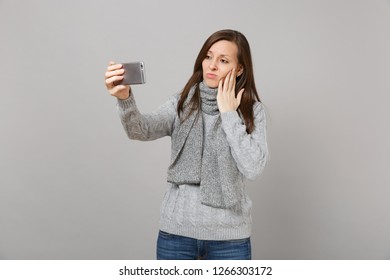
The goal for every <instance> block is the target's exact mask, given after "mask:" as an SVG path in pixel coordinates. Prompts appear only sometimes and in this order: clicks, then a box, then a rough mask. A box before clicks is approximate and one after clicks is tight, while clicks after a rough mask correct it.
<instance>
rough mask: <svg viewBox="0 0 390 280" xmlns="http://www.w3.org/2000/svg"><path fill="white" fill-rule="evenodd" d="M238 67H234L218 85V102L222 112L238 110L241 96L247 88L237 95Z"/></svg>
mask: <svg viewBox="0 0 390 280" xmlns="http://www.w3.org/2000/svg"><path fill="white" fill-rule="evenodd" d="M236 74H237V72H236V69H232V70H231V71H230V72H229V73H228V74H227V75H226V77H225V79H221V80H220V81H219V85H218V94H217V104H218V109H219V111H220V112H221V113H224V112H229V111H236V110H237V108H238V106H240V102H241V97H242V94H243V93H244V90H245V89H241V90H240V92H239V93H238V94H237V97H236V92H235V91H236Z"/></svg>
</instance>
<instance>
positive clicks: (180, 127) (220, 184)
mask: <svg viewBox="0 0 390 280" xmlns="http://www.w3.org/2000/svg"><path fill="white" fill-rule="evenodd" d="M199 90H200V99H201V100H200V101H201V109H202V112H204V113H206V114H209V115H219V110H218V105H217V91H218V89H213V88H209V87H208V86H207V85H205V84H204V83H203V82H202V83H200V84H199ZM194 93H195V87H194V88H192V89H191V91H190V93H189V94H188V97H187V99H186V102H185V103H184V106H185V107H184V108H185V109H184V116H185V117H186V118H185V120H184V121H180V119H179V118H177V119H176V121H175V128H174V132H173V135H172V151H173V153H172V155H173V156H172V159H171V165H170V166H169V169H168V179H167V180H168V182H170V183H174V184H177V185H182V184H199V185H200V192H201V202H202V204H204V205H208V206H211V207H216V208H231V207H233V206H234V205H236V204H237V202H238V201H239V200H240V195H241V192H240V188H241V184H242V180H240V176H239V171H238V169H237V165H236V163H235V161H234V159H233V157H232V155H231V152H230V147H229V144H228V142H227V140H226V135H225V134H224V132H223V130H222V128H221V119H220V116H218V119H217V121H216V123H215V124H214V129H212V130H211V131H210V133H209V135H208V136H207V137H208V141H209V145H207V146H205V147H204V146H203V117H202V115H203V114H196V113H192V114H191V115H190V116H188V114H189V107H190V106H189V105H188V100H191V99H192V98H193V96H194ZM187 116H188V117H187Z"/></svg>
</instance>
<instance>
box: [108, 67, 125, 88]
mask: <svg viewBox="0 0 390 280" xmlns="http://www.w3.org/2000/svg"><path fill="white" fill-rule="evenodd" d="M124 72H125V70H124V69H122V64H116V63H115V62H114V61H110V62H109V64H108V67H107V71H106V73H105V84H106V87H107V89H112V88H113V87H115V86H116V85H117V84H118V82H120V81H121V80H123V78H124V77H123V74H124Z"/></svg>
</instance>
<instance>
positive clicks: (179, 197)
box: [118, 94, 268, 240]
mask: <svg viewBox="0 0 390 280" xmlns="http://www.w3.org/2000/svg"><path fill="white" fill-rule="evenodd" d="M178 99H179V94H175V95H173V96H172V97H171V98H169V100H168V101H167V102H166V103H164V104H163V105H161V106H160V107H159V108H158V109H157V110H155V111H154V112H152V113H148V114H141V113H140V112H139V111H138V109H137V106H136V103H135V99H134V96H133V94H131V95H130V97H129V98H128V99H126V100H119V99H118V110H119V115H120V118H121V121H122V124H123V127H124V129H125V131H126V133H127V135H128V137H129V138H130V139H135V140H141V141H147V140H154V139H157V138H160V137H164V136H171V135H172V130H173V128H174V125H173V124H174V121H175V118H177V117H178V116H177V111H176V106H177V102H178ZM217 117H218V115H208V114H205V113H203V122H204V145H207V143H208V141H207V135H208V134H209V131H210V129H212V127H213V124H214V123H215V121H216V118H217ZM254 117H255V121H254V123H255V129H254V131H253V132H252V133H251V134H247V132H246V128H245V125H244V123H243V121H242V120H241V118H240V116H239V114H238V113H237V112H235V111H233V112H226V113H222V114H221V120H222V129H223V131H224V132H225V134H226V138H227V141H228V143H229V145H230V148H231V153H232V156H233V158H234V160H235V162H236V164H237V168H238V170H239V171H240V176H241V179H242V180H244V178H247V179H254V178H255V177H256V176H257V175H259V174H260V173H261V172H262V171H263V169H264V166H265V164H266V162H267V158H268V149H267V139H266V127H265V126H266V119H265V111H264V107H263V105H262V104H261V103H260V102H257V103H255V104H254ZM167 185H168V188H167V191H166V193H165V196H164V199H163V203H162V206H161V211H160V212H161V213H160V230H162V231H165V232H168V233H172V234H177V235H182V236H187V237H191V238H196V239H202V240H231V239H241V238H247V237H249V236H250V234H251V227H252V220H251V215H250V210H251V206H252V202H251V200H250V198H249V197H248V195H247V194H246V191H245V188H242V189H241V191H242V196H241V197H242V199H241V201H240V203H238V205H237V206H236V207H235V208H233V209H221V208H213V207H210V206H206V205H203V204H202V203H201V201H200V191H199V190H200V188H199V186H198V185H186V184H184V185H179V186H178V185H175V184H172V183H167Z"/></svg>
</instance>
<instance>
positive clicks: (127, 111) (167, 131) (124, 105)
mask: <svg viewBox="0 0 390 280" xmlns="http://www.w3.org/2000/svg"><path fill="white" fill-rule="evenodd" d="M177 98H178V95H174V96H172V97H171V98H169V99H168V101H167V102H165V103H164V104H163V105H161V106H160V107H159V108H158V109H157V110H155V111H153V112H151V113H147V114H141V113H140V112H139V111H138V108H137V105H136V103H135V99H134V96H133V94H130V96H129V98H127V99H125V100H121V99H118V111H119V116H120V118H121V122H122V125H123V127H124V129H125V131H126V133H127V136H128V137H129V138H130V139H135V140H142V141H149V140H154V139H157V138H161V137H164V136H168V135H171V133H172V127H173V123H174V121H175V117H176V104H177Z"/></svg>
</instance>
